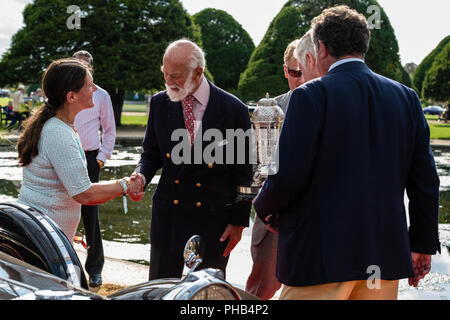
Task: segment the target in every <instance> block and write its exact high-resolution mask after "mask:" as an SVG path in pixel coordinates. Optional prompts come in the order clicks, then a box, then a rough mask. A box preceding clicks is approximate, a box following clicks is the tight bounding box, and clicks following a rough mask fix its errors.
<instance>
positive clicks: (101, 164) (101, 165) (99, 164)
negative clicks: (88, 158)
mask: <svg viewBox="0 0 450 320" xmlns="http://www.w3.org/2000/svg"><path fill="white" fill-rule="evenodd" d="M97 163H98V166H99V167H100V169H102V168H103V167H104V166H105V163H104V162H103V161H102V160H99V159H97Z"/></svg>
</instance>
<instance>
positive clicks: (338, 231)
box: [254, 62, 440, 286]
mask: <svg viewBox="0 0 450 320" xmlns="http://www.w3.org/2000/svg"><path fill="white" fill-rule="evenodd" d="M429 140H430V136H429V128H428V124H427V121H426V119H425V117H424V115H423V112H422V108H421V104H420V101H419V99H418V97H417V94H416V93H415V92H414V91H413V90H412V89H410V88H407V87H405V86H403V85H402V84H400V83H398V82H395V81H393V80H390V79H387V78H385V77H383V76H381V75H378V74H376V73H374V72H372V71H371V70H370V69H369V68H368V67H367V66H366V65H365V64H364V63H362V62H347V63H344V64H342V65H340V66H338V67H336V68H334V69H332V70H331V71H330V72H328V74H327V75H325V76H324V77H322V78H319V79H315V80H313V81H310V82H308V83H306V84H304V85H302V86H300V87H299V88H297V89H296V90H295V91H294V92H293V93H292V97H291V99H290V103H289V106H288V110H287V114H286V118H285V121H284V124H283V128H282V131H281V135H280V139H279V144H278V151H279V171H278V172H277V174H275V175H273V176H270V177H269V178H268V179H267V180H266V182H265V184H264V186H263V188H262V189H261V191H260V193H259V195H258V196H257V198H256V199H255V204H254V206H255V209H256V212H257V214H258V216H260V217H261V218H264V217H265V216H267V215H268V214H274V213H279V219H280V226H279V244H278V258H277V277H278V279H279V280H280V282H282V283H284V284H287V285H291V286H308V285H317V284H323V283H330V282H341V281H351V280H363V279H368V277H369V276H372V275H373V269H371V268H369V267H370V266H378V267H379V270H380V272H381V274H380V275H381V279H384V280H394V279H401V278H407V277H412V276H413V275H414V274H413V269H412V262H411V251H414V252H419V253H427V254H434V253H435V252H436V250H438V251H439V250H440V244H439V239H438V208H439V178H438V175H437V172H436V167H435V163H434V158H433V154H432V152H431V148H430V144H429ZM405 188H406V191H407V194H408V198H409V199H410V202H409V221H410V227H409V230H408V226H407V217H406V214H405V207H404V191H405Z"/></svg>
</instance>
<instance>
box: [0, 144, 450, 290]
mask: <svg viewBox="0 0 450 320" xmlns="http://www.w3.org/2000/svg"><path fill="white" fill-rule="evenodd" d="M138 145H140V143H139V142H136V143H132V145H127V143H126V142H123V143H122V144H121V145H120V144H117V145H116V146H115V151H114V153H113V155H112V158H111V160H108V162H107V166H106V167H105V168H104V169H103V171H102V172H101V175H100V179H101V180H115V179H119V178H122V177H124V176H129V175H130V174H131V173H132V172H133V170H134V168H135V166H136V164H137V162H138V160H139V158H140V153H141V151H142V148H141V147H140V146H138ZM433 153H434V156H435V161H436V165H437V170H438V174H439V178H440V181H441V185H440V216H439V232H440V240H441V244H442V254H441V255H436V256H434V257H433V264H432V269H431V272H430V274H429V275H428V276H427V277H426V278H425V281H422V282H421V287H419V289H413V288H411V287H409V286H408V285H407V282H406V280H402V281H401V282H400V291H399V298H400V299H448V298H450V148H439V147H436V148H434V149H433ZM159 174H160V172H158V173H157V174H156V176H155V178H154V179H153V180H152V183H151V185H150V187H149V189H148V191H147V192H146V195H145V197H144V199H143V200H142V201H140V202H134V201H132V200H130V199H128V213H127V214H124V211H123V205H122V198H121V197H119V198H117V199H114V200H111V201H109V202H108V203H105V204H102V205H101V206H100V225H101V230H102V235H103V239H104V250H105V256H109V257H114V258H118V259H124V260H129V261H134V262H138V263H142V264H148V259H149V251H150V245H149V239H150V223H151V206H152V195H153V192H154V190H155V188H156V184H157V183H158V180H159ZM21 180H22V169H21V168H19V167H18V165H17V153H16V152H15V151H14V149H13V148H10V147H9V148H8V147H0V202H4V201H12V200H15V199H16V198H17V197H18V194H19V190H20V182H21ZM405 201H407V199H406V198H405ZM253 217H254V212H252V219H253ZM252 224H253V223H252V221H251V226H252ZM251 226H250V228H246V229H244V233H243V238H242V240H241V242H240V243H239V245H238V246H237V247H236V248H235V250H234V251H233V253H232V255H231V257H230V262H229V267H228V269H230V268H231V269H232V270H230V271H231V272H230V271H229V270H228V269H227V280H228V281H230V282H231V283H233V284H235V285H238V286H239V287H241V288H242V287H243V286H244V285H245V281H246V279H247V277H248V275H249V273H250V270H251V263H252V262H251V256H250V252H249V246H250V239H251ZM79 230H80V231H81V232H82V233H83V231H84V230H83V227H82V223H80V227H79ZM75 246H77V245H75ZM80 248H81V246H80V247H76V249H80ZM233 268H235V271H234V272H233Z"/></svg>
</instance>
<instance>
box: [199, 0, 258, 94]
mask: <svg viewBox="0 0 450 320" xmlns="http://www.w3.org/2000/svg"><path fill="white" fill-rule="evenodd" d="M193 19H194V21H195V23H196V24H197V25H198V26H199V27H200V30H201V38H202V44H203V49H204V50H205V52H206V60H207V65H208V69H209V71H210V72H211V73H212V75H213V77H214V81H215V83H216V85H218V86H219V87H221V88H223V89H225V90H228V91H233V90H236V89H237V86H238V82H239V77H240V75H241V73H242V72H243V71H244V69H245V68H246V67H247V63H248V60H249V58H250V55H251V54H252V52H253V50H254V49H255V45H254V43H253V40H252V39H251V37H250V36H249V34H248V33H247V31H245V30H244V28H242V26H241V25H240V24H239V23H238V22H237V21H236V20H235V19H234V18H233V17H232V16H231V15H229V14H228V13H226V12H225V11H223V10H217V9H211V8H208V9H204V10H202V11H200V12H199V13H197V14H195V15H194V16H193Z"/></svg>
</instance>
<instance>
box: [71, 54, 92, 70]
mask: <svg viewBox="0 0 450 320" xmlns="http://www.w3.org/2000/svg"><path fill="white" fill-rule="evenodd" d="M72 57H74V58H76V59H80V58H86V59H87V60H88V63H89V65H90V66H91V67H93V66H94V58H93V57H92V54H90V53H89V52H88V51H86V50H80V51H77V52H75V53H74V54H73V55H72Z"/></svg>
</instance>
